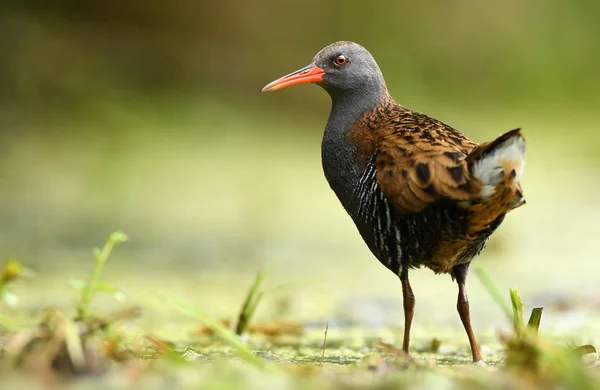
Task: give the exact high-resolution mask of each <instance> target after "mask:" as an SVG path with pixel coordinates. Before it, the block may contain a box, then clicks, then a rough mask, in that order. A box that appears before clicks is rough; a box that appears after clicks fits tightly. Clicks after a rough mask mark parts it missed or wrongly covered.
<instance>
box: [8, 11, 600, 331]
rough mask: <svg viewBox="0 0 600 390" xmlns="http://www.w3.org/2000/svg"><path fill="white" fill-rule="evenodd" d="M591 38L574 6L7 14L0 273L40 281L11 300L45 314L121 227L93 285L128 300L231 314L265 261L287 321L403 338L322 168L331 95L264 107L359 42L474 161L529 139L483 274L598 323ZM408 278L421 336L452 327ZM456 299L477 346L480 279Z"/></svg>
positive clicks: (385, 275)
mask: <svg viewBox="0 0 600 390" xmlns="http://www.w3.org/2000/svg"><path fill="white" fill-rule="evenodd" d="M599 21H600V2H597V1H596V2H595V1H583V0H582V1H560V0H543V1H542V0H533V1H527V2H524V1H516V0H509V1H504V2H491V1H475V0H460V1H452V2H440V1H433V0H426V1H418V2H417V1H391V0H389V1H377V2H359V1H344V2H334V1H316V0H304V1H302V2H283V1H274V0H256V1H247V2H242V1H237V2H234V1H222V2H216V1H211V2H207V1H196V2H193V1H184V0H173V1H170V2H164V1H141V0H130V1H126V2H123V1H115V0H108V1H104V2H100V1H88V2H77V1H54V2H53V3H52V6H49V5H48V3H46V2H41V1H38V2H36V1H12V2H11V1H9V2H5V3H4V5H3V6H2V11H0V137H1V139H0V159H1V160H0V213H1V218H0V248H1V249H2V252H1V254H2V256H4V257H9V256H15V257H17V258H19V259H20V260H21V261H22V262H24V263H25V264H28V265H30V266H31V267H33V268H35V269H36V270H37V271H38V272H39V273H40V275H46V277H45V278H42V277H38V278H36V281H35V282H32V283H30V284H27V285H26V287H22V288H23V289H25V291H27V292H28V294H23V295H24V298H25V299H26V300H27V299H29V302H30V303H31V304H32V305H45V304H49V303H53V304H55V303H56V300H57V299H62V298H56V296H58V297H60V296H61V294H62V293H61V289H62V288H63V287H64V285H65V281H66V279H68V278H71V277H76V276H78V275H82V274H84V273H85V272H87V271H88V270H89V268H90V267H91V255H90V253H89V250H90V248H91V247H92V246H94V245H99V244H100V243H101V242H102V241H103V240H104V238H105V237H106V236H107V234H108V233H109V232H111V231H113V230H116V229H121V230H123V231H125V232H126V233H127V234H128V235H129V236H130V238H131V241H130V242H129V243H127V244H124V245H123V246H121V247H120V248H118V250H117V251H116V253H115V256H114V258H113V259H112V260H111V261H112V263H111V265H110V266H109V269H110V270H109V271H108V272H109V275H110V276H107V278H108V277H110V278H112V279H113V280H114V279H117V280H121V281H122V285H123V287H124V289H125V290H127V292H128V293H130V295H131V296H132V297H133V298H132V300H134V301H135V300H136V299H139V300H141V299H144V298H145V299H147V297H148V296H150V295H151V292H153V291H161V290H167V289H168V290H175V291H179V292H181V293H182V294H187V295H188V296H190V297H193V298H194V299H196V300H198V302H200V303H199V304H201V305H204V306H206V307H210V310H211V311H212V313H214V314H215V315H224V314H226V313H231V312H232V311H235V310H236V309H237V306H238V304H239V303H240V301H241V299H242V297H243V295H244V293H245V288H246V285H247V284H249V282H250V281H251V279H252V277H253V274H254V273H255V272H256V270H258V269H259V268H260V267H263V266H266V265H272V264H275V265H276V268H275V270H274V273H273V275H272V276H271V280H274V283H277V282H283V281H290V280H297V279H298V278H300V279H306V280H308V281H309V282H307V286H305V287H302V288H299V289H297V290H294V292H293V293H292V294H291V296H288V297H286V298H285V299H286V300H287V301H286V302H287V303H286V304H287V305H288V306H289V307H290V309H289V310H290V311H291V312H293V313H294V315H295V316H297V317H300V318H335V317H336V316H337V317H342V316H343V315H346V316H348V315H349V316H354V315H356V316H358V317H359V318H358V320H359V321H367V322H368V321H374V320H373V319H377V318H380V317H381V318H389V319H390V322H391V323H398V324H400V323H401V318H402V314H401V313H402V311H401V304H400V302H401V300H400V299H399V296H400V286H399V283H398V281H397V279H396V278H395V277H394V275H392V274H391V273H389V272H388V271H386V270H385V269H384V268H383V267H382V266H381V265H379V264H378V263H377V261H376V260H375V259H374V258H373V256H372V255H371V254H370V253H369V252H368V250H367V248H366V246H365V245H364V244H363V243H362V241H361V239H360V237H359V236H358V234H357V233H356V231H355V228H354V226H353V224H352V223H351V221H350V219H349V218H348V217H347V216H346V215H345V213H344V211H343V209H342V207H341V206H340V205H339V204H338V201H337V200H336V198H335V196H334V195H333V193H332V192H331V191H330V190H329V188H328V185H327V183H326V181H325V179H324V177H323V174H322V171H321V166H320V139H321V136H322V130H323V128H324V125H325V121H326V119H327V114H328V110H329V98H328V97H327V95H326V94H325V93H324V92H323V91H322V90H320V89H319V88H317V87H315V86H301V87H296V88H292V89H289V90H284V91H281V92H277V93H273V94H268V95H263V94H260V93H259V90H260V88H261V87H262V86H263V85H265V84H266V83H267V82H269V81H271V80H273V79H275V78H277V77H279V76H281V75H283V74H286V73H288V72H290V71H292V70H295V69H297V68H299V67H301V66H304V65H306V64H307V63H308V62H309V61H310V60H311V59H312V57H313V55H314V54H315V53H316V52H317V51H318V50H320V49H321V48H322V47H323V46H325V45H327V44H329V43H331V42H333V41H336V40H353V41H356V42H359V43H361V44H362V45H364V46H365V47H367V48H368V49H369V50H370V51H371V52H372V53H373V55H374V56H375V58H376V59H377V61H378V63H379V64H380V66H381V68H382V70H383V73H384V75H385V77H386V80H387V83H388V87H389V89H390V92H391V93H392V95H393V96H394V97H395V98H396V99H397V100H398V101H399V102H400V103H402V104H404V105H406V106H407V107H410V108H412V109H415V110H417V111H422V112H425V113H427V114H429V115H431V116H434V117H436V118H438V119H441V120H443V121H445V122H447V123H449V124H451V125H453V126H454V127H456V128H458V129H460V130H462V131H463V132H465V133H466V134H467V135H469V136H470V137H471V138H473V139H474V140H476V141H479V142H483V141H486V140H489V139H491V138H493V137H495V136H497V135H498V134H500V133H501V132H504V131H508V130H511V129H513V128H516V127H522V128H523V129H524V134H525V135H526V138H527V143H528V166H527V169H526V173H525V177H524V179H523V187H524V189H525V194H526V197H527V201H528V204H527V205H526V207H523V208H521V209H519V210H516V211H515V212H514V213H512V214H511V215H510V216H509V217H508V218H507V220H506V222H505V223H504V224H503V225H502V227H501V228H500V229H499V231H498V232H497V233H496V234H495V235H494V237H493V239H492V241H491V243H490V245H489V248H488V249H487V250H486V251H485V252H484V254H483V255H482V256H481V257H480V258H479V259H478V260H477V263H478V264H481V265H482V266H484V267H485V268H487V269H488V270H489V271H490V272H491V273H492V275H493V276H494V279H495V280H496V281H497V282H498V283H499V284H500V285H501V286H502V287H508V286H512V285H518V286H519V287H520V288H521V290H522V292H523V293H524V295H526V296H527V297H529V298H530V299H529V301H528V303H531V304H535V303H541V304H545V305H546V306H548V305H552V304H553V303H556V302H559V303H560V302H562V301H564V300H566V301H568V302H570V303H569V304H571V303H572V302H579V303H581V305H582V306H583V307H586V308H592V309H598V307H600V300H599V299H598V298H597V297H598V296H600V294H598V292H599V290H600V288H599V287H598V280H599V279H598V274H599V271H600V266H599V264H600V263H599V261H598V255H597V240H598V238H597V233H598V226H599V222H598V221H599V220H600V206H599V205H598V202H597V194H598V190H599V189H600V188H599V187H600V185H599V183H600V182H599V180H598V174H599V172H600V169H599V168H600V157H599V156H598V152H597V151H598V146H599V144H600V142H599V141H600V137H599V136H598V135H597V134H598V129H599V128H600V127H599V126H600V112H599V110H598V106H599V104H600V49H599V47H598V40H599V39H600V23H599ZM111 272H112V273H111ZM412 280H413V286H414V289H415V293H416V295H417V302H418V303H417V314H416V318H415V321H416V322H417V323H418V324H419V325H420V326H421V328H423V327H426V325H428V324H429V325H431V324H433V325H432V326H436V324H437V325H439V324H442V325H444V326H448V327H450V328H456V329H459V328H460V322H459V320H458V316H456V315H455V309H454V307H455V295H456V287H455V285H454V284H453V283H452V282H451V281H450V278H449V277H445V276H434V275H433V274H432V273H431V272H430V271H427V270H423V271H419V272H414V273H413V277H412ZM34 285H35V286H36V287H40V286H47V285H48V286H51V287H53V288H55V290H52V291H55V294H54V295H53V294H49V293H48V290H47V289H41V288H39V289H36V288H35V287H34ZM469 288H470V291H471V301H472V310H473V312H474V316H475V317H476V320H475V325H476V327H477V325H479V326H484V325H483V324H488V325H490V326H492V325H496V324H497V323H498V322H501V321H502V316H501V314H500V312H499V310H498V309H497V308H496V307H495V306H494V305H493V304H492V303H491V301H490V299H489V297H488V296H487V293H486V292H485V291H484V290H483V288H482V286H481V285H480V284H479V282H478V281H476V280H475V277H471V278H470V283H469ZM36 291H37V292H36ZM207 292H210V293H209V294H211V295H210V296H211V297H212V298H211V299H205V298H206V296H207V295H206V294H207ZM55 295H56V296H55ZM71 296H72V295H71ZM217 296H218V297H219V298H215V297H217ZM202 297H204V298H202ZM594 297H596V298H594ZM64 299H65V302H66V301H67V300H68V299H67V298H64ZM215 302H218V304H217V303H215ZM557 305H558V304H557ZM265 310H267V309H265ZM340 313H342V314H340ZM348 313H350V314H348ZM357 313H358V314H357ZM361 313H366V314H361ZM264 315H267V314H264ZM577 321H579V320H577ZM577 321H575V322H574V323H570V322H568V323H567V324H568V326H574V327H582V326H585V322H584V321H583V320H582V321H581V322H577ZM569 324H570V325H569ZM416 329H417V330H416V331H417V332H418V329H419V326H418V325H417V326H416Z"/></svg>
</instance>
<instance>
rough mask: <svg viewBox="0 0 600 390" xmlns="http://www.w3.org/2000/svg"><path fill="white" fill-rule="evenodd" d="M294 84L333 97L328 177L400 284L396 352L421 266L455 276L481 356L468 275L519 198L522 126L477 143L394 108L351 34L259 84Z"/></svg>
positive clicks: (460, 306) (324, 149) (325, 150)
mask: <svg viewBox="0 0 600 390" xmlns="http://www.w3.org/2000/svg"><path fill="white" fill-rule="evenodd" d="M301 83H316V84H317V85H319V86H321V87H323V88H324V89H325V90H326V91H327V92H328V93H329V95H330V97H331V101H332V105H331V112H330V114H329V120H328V122H327V125H326V127H325V133H324V136H323V141H322V144H321V153H322V163H323V170H324V172H325V177H326V179H327V181H328V182H329V185H330V186H331V188H332V189H333V191H334V192H335V194H336V195H337V197H338V198H339V200H340V202H341V203H342V205H343V207H344V208H345V209H346V211H347V212H348V214H349V215H350V217H351V218H352V220H353V221H354V223H355V224H356V227H357V228H358V231H359V233H360V235H361V236H362V238H363V239H364V241H365V243H366V244H367V246H368V247H369V249H370V250H371V252H372V253H373V254H374V255H375V257H377V259H378V260H379V261H380V262H381V263H382V264H383V265H384V266H386V267H387V268H388V269H389V270H390V271H392V272H394V273H395V274H396V275H398V277H399V278H400V281H401V283H402V293H403V306H404V339H403V344H402V349H403V351H404V352H406V353H407V354H408V349H409V340H410V328H411V323H412V319H413V314H414V307H415V297H414V294H413V292H412V288H411V286H410V283H409V279H408V272H409V270H411V269H414V268H420V267H422V266H424V267H427V268H430V269H431V270H433V271H434V272H435V273H449V274H450V275H451V277H452V279H454V280H456V282H457V283H458V299H457V310H458V313H459V315H460V319H461V320H462V323H463V325H464V328H465V330H466V333H467V335H468V338H469V342H470V345H471V352H472V355H473V361H476V362H477V361H481V360H482V357H481V352H480V349H479V345H478V344H477V340H476V338H475V334H474V332H473V329H472V327H471V319H470V313H469V302H468V298H467V292H466V288H465V279H466V277H467V271H468V269H469V264H470V263H471V260H473V258H474V257H475V256H477V255H478V254H479V253H480V252H481V250H482V249H483V248H484V246H485V244H486V241H487V240H488V238H489V237H490V235H491V234H492V233H493V232H494V230H496V228H497V227H498V226H499V225H500V223H502V221H503V219H504V216H505V215H506V213H507V212H509V211H510V210H512V209H515V208H517V207H519V206H521V205H523V204H524V203H525V198H524V196H523V191H522V189H521V185H520V183H519V179H520V177H521V175H522V173H523V168H524V166H525V160H524V157H525V141H524V139H523V136H522V135H521V132H520V130H519V129H516V130H513V131H510V132H508V133H506V134H503V135H501V136H500V137H499V138H497V139H495V140H493V141H492V142H488V143H483V144H481V145H479V144H477V143H475V142H473V141H471V140H470V139H469V138H467V137H466V136H465V135H464V134H462V133H461V132H459V131H457V130H455V129H453V128H452V127H450V126H448V125H447V124H445V123H442V122H440V121H438V120H436V119H434V118H431V117H429V116H427V115H424V114H422V113H419V112H415V111H412V110H410V109H408V108H405V107H403V106H401V105H400V104H398V103H397V102H396V101H395V100H394V99H393V98H392V97H391V96H390V94H389V93H388V90H387V87H386V84H385V81H384V79H383V75H382V73H381V70H380V69H379V66H378V65H377V62H375V59H374V58H373V56H372V55H371V54H370V53H369V52H368V51H367V50H366V49H365V48H364V47H362V46H360V45H359V44H356V43H353V42H336V43H333V44H331V45H329V46H327V47H325V48H324V49H322V50H321V51H319V53H317V55H316V56H315V57H314V59H313V60H312V62H311V63H310V64H309V65H308V66H305V67H304V68H301V69H299V70H297V71H295V72H293V73H290V74H288V75H286V76H283V77H281V78H279V79H277V80H275V81H273V82H271V83H269V84H268V85H266V86H265V87H264V88H263V89H262V92H269V91H275V90H278V89H282V88H285V87H289V86H292V85H297V84H301Z"/></svg>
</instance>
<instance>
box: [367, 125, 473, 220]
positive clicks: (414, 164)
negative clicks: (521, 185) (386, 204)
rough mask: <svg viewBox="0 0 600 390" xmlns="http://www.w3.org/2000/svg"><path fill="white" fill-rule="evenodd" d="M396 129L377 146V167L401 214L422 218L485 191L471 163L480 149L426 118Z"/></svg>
mask: <svg viewBox="0 0 600 390" xmlns="http://www.w3.org/2000/svg"><path fill="white" fill-rule="evenodd" d="M412 118H414V119H412ZM394 127H395V128H394V129H389V130H388V131H386V132H383V134H382V135H381V137H380V138H379V140H378V142H377V151H376V156H375V166H376V168H377V183H378V185H379V187H380V188H381V190H382V191H383V193H384V195H385V196H386V198H387V199H388V200H389V201H390V202H391V203H392V204H393V205H394V207H395V209H396V211H397V212H398V213H400V214H409V213H416V212H419V211H421V210H423V209H424V208H425V207H427V206H428V205H430V204H431V203H433V202H435V201H436V200H438V199H442V198H449V199H455V200H457V201H461V200H468V199H471V198H472V197H473V196H474V194H476V193H478V192H479V191H480V190H481V188H479V187H481V184H480V183H479V182H478V181H477V180H471V177H470V172H469V168H468V165H467V159H466V157H467V155H468V153H469V152H470V151H471V150H473V149H475V148H476V147H477V144H475V143H474V142H472V141H471V140H469V139H468V138H466V137H465V136H464V135H462V134H461V133H459V132H458V131H456V130H454V129H452V128H450V127H448V126H446V125H444V124H443V123H441V122H438V121H435V120H433V119H431V118H428V117H425V116H424V115H415V114H413V115H412V116H411V122H410V123H401V124H398V123H395V126H394ZM475 187H477V188H475Z"/></svg>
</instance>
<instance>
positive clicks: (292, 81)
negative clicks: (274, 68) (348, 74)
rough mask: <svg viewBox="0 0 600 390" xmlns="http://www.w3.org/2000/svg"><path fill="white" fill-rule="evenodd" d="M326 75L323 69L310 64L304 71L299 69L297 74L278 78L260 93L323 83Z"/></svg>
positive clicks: (293, 73)
mask: <svg viewBox="0 0 600 390" xmlns="http://www.w3.org/2000/svg"><path fill="white" fill-rule="evenodd" d="M324 75H325V71H324V70H323V69H321V68H319V67H318V66H316V65H313V64H310V65H307V66H305V67H304V68H302V69H298V70H297V71H295V72H292V73H290V74H288V75H286V76H283V77H281V78H278V79H277V80H275V81H273V82H270V83H269V84H267V85H265V87H264V88H263V89H261V90H260V92H271V91H277V90H278V89H282V88H285V87H289V86H291V85H296V84H303V83H317V82H319V81H323V76H324Z"/></svg>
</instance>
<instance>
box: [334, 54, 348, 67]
mask: <svg viewBox="0 0 600 390" xmlns="http://www.w3.org/2000/svg"><path fill="white" fill-rule="evenodd" d="M347 61H348V59H347V58H346V56H342V55H339V56H337V57H335V63H336V64H338V65H344V64H345V63H346V62H347Z"/></svg>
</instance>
